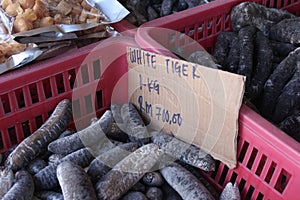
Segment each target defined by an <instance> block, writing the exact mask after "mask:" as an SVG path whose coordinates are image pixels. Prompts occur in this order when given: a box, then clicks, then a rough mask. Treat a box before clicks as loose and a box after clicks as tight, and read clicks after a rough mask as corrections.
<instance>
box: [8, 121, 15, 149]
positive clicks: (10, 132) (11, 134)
mask: <svg viewBox="0 0 300 200" xmlns="http://www.w3.org/2000/svg"><path fill="white" fill-rule="evenodd" d="M7 132H8V136H9V141H10V145H11V146H14V145H17V144H18V138H17V133H16V128H15V127H14V126H12V127H9V128H8V129H7Z"/></svg>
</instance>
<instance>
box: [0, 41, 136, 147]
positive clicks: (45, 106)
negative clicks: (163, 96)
mask: <svg viewBox="0 0 300 200" xmlns="http://www.w3.org/2000/svg"><path fill="white" fill-rule="evenodd" d="M124 38H126V39H124ZM127 45H131V46H136V44H135V42H134V39H133V38H132V37H122V38H121V37H115V38H111V39H107V40H104V41H101V42H98V43H95V44H92V45H89V46H86V47H83V48H80V49H77V50H74V51H71V52H68V53H65V54H63V55H60V56H57V57H55V58H50V59H48V60H45V61H42V62H38V63H36V64H32V65H29V66H26V67H23V68H19V69H16V70H14V71H11V72H8V73H5V74H2V75H1V76H0V134H1V140H0V153H3V152H5V151H7V150H8V149H9V148H10V147H12V146H14V145H17V144H18V143H20V142H21V141H22V140H23V139H24V138H25V137H27V136H28V135H30V134H32V133H33V132H34V131H35V130H36V129H37V128H39V127H40V126H41V125H42V123H43V122H45V120H47V118H48V117H49V115H50V113H51V112H52V111H53V109H54V108H55V106H56V105H57V103H58V102H59V101H61V100H62V99H64V98H68V99H70V100H72V102H73V122H72V123H71V125H70V126H71V127H75V126H74V122H76V128H77V129H81V128H83V127H86V126H87V125H88V124H89V123H90V121H89V120H90V119H91V117H93V116H94V117H95V115H96V116H98V117H99V116H101V114H102V113H103V112H104V111H105V110H106V109H107V108H108V107H109V106H110V104H111V98H112V94H113V92H117V97H118V99H115V101H116V103H117V102H120V103H122V102H127V101H128V100H127V84H120V85H121V86H122V85H123V87H124V88H118V90H115V89H114V87H115V85H116V83H117V82H118V81H119V79H120V77H122V76H123V75H124V74H125V73H126V72H127V70H128V69H127V59H126V46H127ZM125 77H126V76H125ZM124 80H125V81H126V83H127V79H124ZM91 105H92V106H91Z"/></svg>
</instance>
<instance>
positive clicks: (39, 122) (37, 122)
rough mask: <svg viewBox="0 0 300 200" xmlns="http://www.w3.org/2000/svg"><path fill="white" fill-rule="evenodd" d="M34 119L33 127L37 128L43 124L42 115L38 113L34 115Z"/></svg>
mask: <svg viewBox="0 0 300 200" xmlns="http://www.w3.org/2000/svg"><path fill="white" fill-rule="evenodd" d="M34 120H35V126H36V127H35V129H38V128H39V127H41V126H42V125H43V123H44V122H43V117H42V115H39V116H36V117H35V118H34Z"/></svg>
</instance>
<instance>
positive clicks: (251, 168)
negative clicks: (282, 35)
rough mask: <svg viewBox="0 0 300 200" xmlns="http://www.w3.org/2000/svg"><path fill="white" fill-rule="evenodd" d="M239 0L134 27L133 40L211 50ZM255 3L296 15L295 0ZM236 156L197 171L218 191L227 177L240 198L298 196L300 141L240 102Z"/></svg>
mask: <svg viewBox="0 0 300 200" xmlns="http://www.w3.org/2000/svg"><path fill="white" fill-rule="evenodd" d="M241 2H243V1H241V0H230V1H222V0H216V1H213V2H210V3H208V4H204V5H202V6H198V7H196V8H192V9H189V10H186V11H182V12H180V13H175V14H172V15H169V16H166V17H163V18H159V19H156V20H153V21H151V22H147V23H145V24H143V25H142V26H141V27H140V28H139V29H138V31H137V34H136V36H135V39H136V42H137V43H138V44H139V46H140V47H141V48H143V49H147V50H150V51H153V52H156V53H160V54H163V55H168V56H172V57H176V56H175V55H174V54H173V53H172V52H171V51H170V50H174V49H176V47H177V46H182V45H183V47H185V48H184V49H185V50H187V51H192V50H193V49H192V48H199V45H196V44H198V43H200V44H201V45H202V46H203V47H204V48H205V49H206V50H207V51H208V52H210V53H212V52H213V49H214V44H215V42H216V38H217V36H218V34H219V33H221V32H223V31H231V25H230V11H231V9H232V7H233V6H235V5H237V4H239V3H241ZM255 2H257V3H260V4H262V5H265V6H267V7H273V8H280V9H286V10H288V11H289V12H291V13H293V14H295V15H297V16H299V15H300V1H299V0H298V1H297V0H255ZM158 28H165V30H163V31H162V30H161V29H158ZM174 30H175V31H177V32H178V34H177V35H175V36H174ZM162 33H164V34H162ZM182 34H185V35H187V36H190V38H192V39H193V40H194V41H197V42H195V43H196V44H195V43H194V44H189V42H190V40H188V39H187V38H189V37H184V38H183V37H182ZM174 38H175V39H174ZM182 38H183V39H182ZM195 46H196V47H195ZM237 157H238V164H237V167H236V168H235V169H233V170H230V169H228V167H227V166H225V165H224V164H223V163H220V162H218V165H217V169H216V171H215V172H213V173H209V174H206V173H204V172H202V173H203V174H204V176H206V177H207V178H208V179H209V180H210V182H211V183H212V184H213V185H214V186H215V187H216V188H217V189H218V190H219V191H221V189H222V188H223V187H224V186H225V184H226V183H227V182H228V181H232V182H234V181H236V182H237V183H238V184H239V188H240V191H241V193H242V198H243V199H276V200H277V199H286V200H290V199H299V197H298V191H297V190H298V188H299V186H300V144H299V143H298V142H297V141H295V140H294V139H292V138H291V137H290V136H288V135H287V134H285V133H284V132H282V131H281V130H279V129H278V128H277V127H275V126H274V125H272V124H271V123H270V122H268V121H267V120H265V119H264V118H262V117H261V116H260V115H259V114H257V113H256V112H254V111H253V110H251V109H250V108H249V107H247V106H245V105H243V106H242V107H241V110H240V117H239V137H238V155H237Z"/></svg>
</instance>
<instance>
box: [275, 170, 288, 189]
mask: <svg viewBox="0 0 300 200" xmlns="http://www.w3.org/2000/svg"><path fill="white" fill-rule="evenodd" d="M290 178H291V174H289V173H288V172H287V171H286V170H284V169H282V170H281V172H280V174H279V177H278V179H277V181H276V185H275V189H276V190H277V191H278V192H280V193H282V192H283V191H284V190H285V188H286V187H287V185H288V183H289V180H290Z"/></svg>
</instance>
